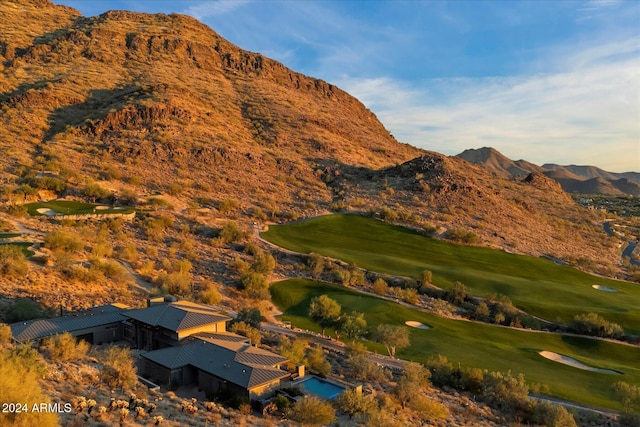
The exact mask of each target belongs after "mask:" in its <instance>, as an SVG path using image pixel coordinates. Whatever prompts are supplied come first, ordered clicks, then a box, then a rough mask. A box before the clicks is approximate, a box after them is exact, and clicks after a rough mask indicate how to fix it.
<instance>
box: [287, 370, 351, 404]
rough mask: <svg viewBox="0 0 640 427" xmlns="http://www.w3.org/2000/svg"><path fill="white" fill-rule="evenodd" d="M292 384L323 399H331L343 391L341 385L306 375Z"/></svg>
mask: <svg viewBox="0 0 640 427" xmlns="http://www.w3.org/2000/svg"><path fill="white" fill-rule="evenodd" d="M294 385H296V386H299V387H302V388H303V389H304V390H305V391H308V392H309V393H313V394H317V395H319V396H322V397H324V398H325V399H333V398H334V397H336V396H339V395H340V394H341V393H342V392H343V391H345V387H342V386H341V385H338V384H334V383H332V382H329V381H325V380H323V379H321V378H318V377H314V376H309V377H306V378H305V379H303V380H300V381H298V382H296V383H294Z"/></svg>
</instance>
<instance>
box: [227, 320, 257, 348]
mask: <svg viewBox="0 0 640 427" xmlns="http://www.w3.org/2000/svg"><path fill="white" fill-rule="evenodd" d="M229 330H230V331H231V332H233V333H234V334H238V335H242V336H243V337H247V338H249V340H250V341H251V344H253V345H255V346H256V347H257V346H259V345H260V341H261V340H262V334H261V333H260V330H259V329H257V328H254V327H253V326H251V325H249V324H248V323H245V322H234V323H233V324H232V325H231V326H230V327H229Z"/></svg>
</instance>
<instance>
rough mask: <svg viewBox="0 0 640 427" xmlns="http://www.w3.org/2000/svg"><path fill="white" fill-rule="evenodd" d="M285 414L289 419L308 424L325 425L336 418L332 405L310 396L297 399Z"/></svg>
mask: <svg viewBox="0 0 640 427" xmlns="http://www.w3.org/2000/svg"><path fill="white" fill-rule="evenodd" d="M287 415H288V418H289V419H291V420H293V421H297V422H299V423H301V424H304V425H309V426H320V425H326V424H329V423H330V422H332V421H333V420H335V419H336V411H335V409H333V406H331V405H330V404H329V403H327V402H323V401H322V400H320V399H318V398H316V397H312V396H305V397H303V398H302V399H300V400H298V401H297V402H296V403H295V404H294V405H293V406H292V407H291V408H290V410H289V411H288V413H287Z"/></svg>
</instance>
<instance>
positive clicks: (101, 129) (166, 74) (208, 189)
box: [0, 0, 616, 263]
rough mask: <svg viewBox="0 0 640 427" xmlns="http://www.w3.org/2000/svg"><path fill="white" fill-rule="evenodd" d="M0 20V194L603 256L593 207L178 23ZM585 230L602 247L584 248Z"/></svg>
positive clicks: (32, 14) (16, 10) (135, 16)
mask: <svg viewBox="0 0 640 427" xmlns="http://www.w3.org/2000/svg"><path fill="white" fill-rule="evenodd" d="M36 4H38V5H46V7H39V6H38V7H37V6H36ZM4 12H6V13H4ZM41 21H44V23H43V22H41ZM32 23H33V25H32ZM0 28H2V31H0V43H1V44H2V46H4V50H3V53H2V54H3V57H2V58H0V60H1V63H2V67H3V68H2V72H1V73H0V109H1V110H2V112H3V114H2V115H1V116H0V124H1V126H0V152H1V153H2V154H3V156H4V158H5V168H4V169H3V170H2V171H0V172H1V173H2V177H0V178H2V179H4V181H5V182H7V183H8V185H7V186H6V187H5V192H6V193H8V194H11V192H12V191H13V192H16V191H18V192H19V191H21V190H20V189H21V188H22V186H24V185H25V184H26V185H31V184H33V185H35V184H37V183H38V178H37V177H38V174H39V173H40V172H42V171H48V172H51V173H52V174H53V176H55V177H57V178H58V179H60V180H62V181H63V183H64V184H65V185H66V188H67V189H66V190H64V191H60V192H59V193H58V196H69V197H78V198H82V197H83V194H84V193H83V191H84V190H83V186H85V185H89V184H90V183H93V182H97V183H98V184H99V185H101V186H104V187H107V188H108V189H109V190H110V191H111V192H112V193H113V196H112V199H113V200H115V201H120V200H123V202H122V203H125V201H127V202H128V201H130V200H137V199H142V200H146V199H148V198H149V196H150V195H153V194H167V193H169V192H171V195H170V196H171V198H172V199H174V200H176V199H177V200H176V205H179V206H191V207H193V208H196V209H206V210H210V211H211V212H222V210H221V209H220V207H221V206H222V205H223V204H224V203H223V202H224V201H228V200H232V201H233V202H234V203H233V204H234V205H236V206H238V208H237V209H236V211H235V213H234V215H237V216H238V217H254V218H264V217H267V215H268V217H269V218H270V219H271V220H278V221H285V220H290V219H296V218H300V217H305V216H311V215H317V214H321V213H330V212H332V211H336V210H342V209H353V210H360V211H369V212H373V213H375V215H381V212H386V211H388V210H392V211H396V212H397V213H401V215H399V216H398V215H396V218H398V219H400V220H402V221H404V222H409V223H411V224H413V225H415V226H417V227H424V228H427V229H431V228H434V229H450V228H465V229H467V230H473V233H475V234H476V235H477V237H478V241H479V242H481V243H482V244H486V245H490V246H494V247H498V248H503V249H505V250H510V251H518V252H522V253H527V254H531V255H544V254H553V255H554V256H558V257H568V258H570V257H574V258H576V257H578V256H587V257H592V258H594V259H598V258H600V259H601V260H602V261H603V262H606V263H614V262H615V260H616V254H615V253H614V251H613V249H612V248H611V247H610V243H609V242H607V241H605V240H606V236H605V235H604V233H603V231H602V229H601V227H600V226H598V225H597V221H598V218H597V217H596V216H595V214H592V213H588V212H585V211H583V210H581V208H579V207H578V206H576V205H575V203H573V201H572V200H571V199H570V198H569V197H568V196H567V195H566V194H564V193H563V192H562V191H561V189H560V188H559V187H555V186H554V185H552V183H551V182H548V181H545V180H544V179H542V177H541V176H532V177H531V179H530V180H524V179H521V180H518V181H515V182H514V181H512V180H509V179H506V176H505V177H495V176H492V175H491V173H487V172H486V171H485V170H484V169H482V168H480V167H473V168H470V167H469V166H468V163H465V162H463V161H462V160H460V159H457V158H453V157H452V158H449V157H446V156H443V155H440V154H437V153H432V152H428V151H426V150H423V149H419V148H416V147H412V146H410V145H407V144H403V143H400V142H398V141H396V140H395V138H393V136H392V135H391V134H390V133H389V131H388V130H387V129H385V128H384V125H383V124H382V123H381V122H380V121H379V120H378V119H377V118H376V116H375V115H374V114H373V113H372V112H371V111H370V110H368V109H367V108H366V106H364V105H363V104H362V103H361V102H360V101H358V100H357V99H356V98H354V97H352V96H351V95H349V94H348V93H346V92H344V91H342V90H341V89H339V88H338V87H336V86H335V85H332V84H330V83H327V82H324V81H322V80H319V79H315V78H312V77H307V76H304V75H302V74H300V73H296V72H295V71H292V70H290V69H288V68H287V67H285V66H284V65H282V64H280V63H278V62H276V61H274V60H271V59H269V58H266V57H264V56H263V55H261V54H259V53H252V52H248V51H245V50H243V49H241V48H240V47H237V46H235V45H233V44H231V43H230V42H228V41H227V40H225V39H223V38H222V37H220V36H219V35H218V34H217V33H216V32H215V31H214V30H212V29H210V28H208V27H207V26H205V25H203V24H201V23H200V22H198V21H197V20H195V19H193V18H191V17H187V16H183V15H176V14H172V15H164V14H156V15H150V14H141V13H135V12H126V11H110V12H106V13H103V14H101V15H99V16H95V17H89V18H85V17H82V16H80V15H79V14H78V13H77V11H74V10H73V9H69V8H64V7H60V8H58V7H57V6H55V5H53V4H52V3H50V2H47V1H44V0H42V1H40V0H38V1H37V2H36V3H34V2H26V1H25V2H21V1H19V0H12V1H11V2H5V3H0ZM14 36H15V37H14ZM16 40H17V41H19V43H17V42H16ZM516 166H517V167H518V168H520V169H526V168H529V167H531V166H530V165H529V164H528V163H525V162H524V161H523V162H521V163H519V164H517V165H516ZM33 197H35V196H33ZM176 215H177V216H185V217H186V216H188V215H189V211H188V210H187V209H185V210H183V211H180V212H177V213H176ZM391 218H393V215H392V216H391ZM567 218H568V219H567ZM576 224H581V225H580V226H579V227H578V226H577V225H576ZM587 224H588V225H587ZM567 228H568V229H570V230H573V228H576V229H575V230H574V231H573V232H572V233H568V232H567V231H566V230H567ZM578 228H579V229H578ZM532 230H538V231H539V232H532ZM594 234H595V235H596V238H598V239H600V238H601V239H602V242H600V243H602V245H604V246H603V247H600V245H599V244H596V245H594V246H593V247H589V248H586V249H584V248H583V246H584V245H583V244H582V242H583V241H584V240H585V239H589V238H593V235H594ZM578 253H579V255H578Z"/></svg>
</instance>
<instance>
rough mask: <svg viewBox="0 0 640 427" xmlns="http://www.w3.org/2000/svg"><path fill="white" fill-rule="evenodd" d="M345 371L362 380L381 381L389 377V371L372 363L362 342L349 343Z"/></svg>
mask: <svg viewBox="0 0 640 427" xmlns="http://www.w3.org/2000/svg"><path fill="white" fill-rule="evenodd" d="M347 373H348V374H349V376H350V377H352V378H355V379H358V380H362V381H375V382H383V381H386V380H388V379H389V371H387V370H386V369H385V368H384V367H383V366H381V365H378V364H376V363H374V362H373V361H372V360H371V359H370V358H369V356H368V355H367V349H366V348H365V347H364V345H363V344H362V343H358V342H354V343H351V344H350V345H349V347H348V349H347Z"/></svg>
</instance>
